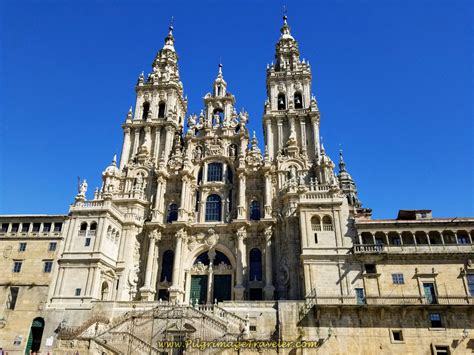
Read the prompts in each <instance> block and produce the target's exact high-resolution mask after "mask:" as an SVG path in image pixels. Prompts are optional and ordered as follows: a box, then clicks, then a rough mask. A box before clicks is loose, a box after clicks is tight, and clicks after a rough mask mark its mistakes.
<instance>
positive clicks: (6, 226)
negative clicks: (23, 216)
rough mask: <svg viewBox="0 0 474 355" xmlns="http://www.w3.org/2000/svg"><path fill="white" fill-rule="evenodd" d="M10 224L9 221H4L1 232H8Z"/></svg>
mask: <svg viewBox="0 0 474 355" xmlns="http://www.w3.org/2000/svg"><path fill="white" fill-rule="evenodd" d="M8 226H9V224H8V223H2V230H1V232H2V233H6V232H8Z"/></svg>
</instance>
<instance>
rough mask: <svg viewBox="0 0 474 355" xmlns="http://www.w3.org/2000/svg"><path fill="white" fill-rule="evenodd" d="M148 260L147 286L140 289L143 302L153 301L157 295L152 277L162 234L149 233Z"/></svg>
mask: <svg viewBox="0 0 474 355" xmlns="http://www.w3.org/2000/svg"><path fill="white" fill-rule="evenodd" d="M148 237H149V243H150V244H149V245H148V258H147V260H146V270H145V284H144V285H143V287H142V288H141V289H140V295H141V297H142V299H143V300H146V301H153V299H154V295H155V292H156V291H155V285H152V284H151V277H152V273H153V263H154V261H155V249H156V248H155V245H156V242H157V241H158V240H160V233H159V232H158V231H156V230H153V231H151V232H150V233H149V235H148Z"/></svg>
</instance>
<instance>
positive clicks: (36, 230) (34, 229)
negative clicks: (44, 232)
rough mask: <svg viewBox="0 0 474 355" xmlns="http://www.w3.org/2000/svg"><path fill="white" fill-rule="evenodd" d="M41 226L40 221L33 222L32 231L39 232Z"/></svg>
mask: <svg viewBox="0 0 474 355" xmlns="http://www.w3.org/2000/svg"><path fill="white" fill-rule="evenodd" d="M40 228H41V223H33V232H39V231H40Z"/></svg>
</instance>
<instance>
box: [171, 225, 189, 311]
mask: <svg viewBox="0 0 474 355" xmlns="http://www.w3.org/2000/svg"><path fill="white" fill-rule="evenodd" d="M185 239H186V231H185V230H184V229H180V230H179V231H178V232H177V233H176V245H175V254H174V260H173V280H172V282H171V287H170V289H169V291H170V301H174V302H177V301H179V302H180V301H182V295H183V290H182V289H181V285H180V284H179V279H180V277H179V274H180V272H181V265H182V260H181V253H182V249H183V241H184V240H185Z"/></svg>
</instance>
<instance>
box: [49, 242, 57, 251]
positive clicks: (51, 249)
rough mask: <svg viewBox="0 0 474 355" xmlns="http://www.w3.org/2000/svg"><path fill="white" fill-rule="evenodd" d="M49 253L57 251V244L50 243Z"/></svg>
mask: <svg viewBox="0 0 474 355" xmlns="http://www.w3.org/2000/svg"><path fill="white" fill-rule="evenodd" d="M48 251H56V242H51V243H49V246H48Z"/></svg>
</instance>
